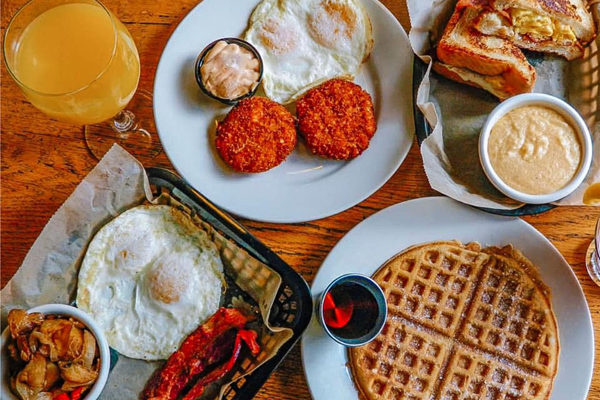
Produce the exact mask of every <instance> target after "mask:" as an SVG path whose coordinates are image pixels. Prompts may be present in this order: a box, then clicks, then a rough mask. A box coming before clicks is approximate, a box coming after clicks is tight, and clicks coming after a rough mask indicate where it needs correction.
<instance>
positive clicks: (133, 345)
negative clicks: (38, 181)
mask: <svg viewBox="0 0 600 400" xmlns="http://www.w3.org/2000/svg"><path fill="white" fill-rule="evenodd" d="M222 271H223V265H222V262H221V259H220V256H219V254H218V250H217V249H216V247H215V245H214V243H212V242H211V241H210V239H209V238H208V236H207V234H206V233H205V232H204V231H202V230H201V229H199V228H197V227H196V226H195V225H194V224H193V222H192V221H191V220H190V219H189V217H188V216H187V215H185V214H184V213H183V212H181V211H179V210H177V209H175V208H173V207H170V206H163V205H160V206H139V207H134V208H132V209H129V210H127V211H125V212H124V213H122V214H121V215H119V216H118V217H117V218H115V219H113V220H112V221H111V222H109V223H108V224H106V225H105V226H104V227H103V228H102V229H100V231H99V232H98V233H97V234H96V235H95V236H94V238H93V239H92V241H91V242H90V244H89V246H88V250H87V252H86V255H85V258H84V260H83V262H82V265H81V269H80V272H79V282H78V288H77V306H78V307H79V308H81V309H82V310H84V311H86V312H87V313H89V314H90V315H91V317H92V318H93V319H94V320H95V321H96V323H98V325H99V326H100V328H101V329H103V331H104V333H105V335H106V338H107V340H108V343H109V345H110V346H111V347H113V348H114V349H115V350H117V351H118V352H119V353H121V354H123V355H126V356H128V357H132V358H139V359H144V360H160V359H165V358H168V357H169V355H171V354H172V353H173V352H174V351H176V350H177V348H178V347H179V345H180V344H181V342H182V341H183V339H184V338H185V337H186V336H187V335H189V334H190V333H191V332H192V331H193V330H194V329H195V328H196V327H197V326H198V325H200V324H201V323H202V322H204V321H205V320H206V319H207V318H208V317H209V316H210V315H212V314H214V312H215V311H216V310H217V308H218V307H219V301H220V297H221V289H222Z"/></svg>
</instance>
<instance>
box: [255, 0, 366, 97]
mask: <svg viewBox="0 0 600 400" xmlns="http://www.w3.org/2000/svg"><path fill="white" fill-rule="evenodd" d="M245 40H247V41H249V42H250V43H252V44H253V45H254V46H255V47H256V48H257V50H258V51H259V53H260V54H261V57H262V59H263V63H264V75H263V81H262V82H263V88H264V90H265V94H266V95H267V97H269V98H270V99H271V100H273V101H276V102H278V103H282V104H287V103H290V102H292V101H295V100H296V99H298V98H299V97H300V96H301V95H302V94H303V93H304V92H306V91H307V90H309V89H310V88H312V87H315V86H317V85H319V84H320V83H322V82H324V81H326V80H329V79H332V78H335V77H346V78H352V77H354V76H355V75H356V73H357V72H358V70H359V68H360V65H361V64H362V62H363V61H364V60H366V59H367V58H368V56H369V54H370V52H371V49H372V47H373V39H372V31H371V22H370V20H369V16H368V14H367V13H366V11H365V10H364V8H363V7H362V5H361V4H360V0H262V1H261V2H260V3H259V4H258V5H257V6H256V8H255V9H254V11H253V12H252V15H251V17H250V21H249V25H248V29H247V30H246V33H245Z"/></svg>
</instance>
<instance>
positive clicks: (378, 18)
mask: <svg viewBox="0 0 600 400" xmlns="http://www.w3.org/2000/svg"><path fill="white" fill-rule="evenodd" d="M362 2H363V4H364V5H365V8H366V9H367V12H368V13H369V16H370V18H371V22H372V25H373V36H374V40H375V46H374V48H373V52H372V54H371V57H370V58H369V60H368V61H367V62H366V63H365V64H364V65H363V66H362V69H361V72H360V73H359V74H358V76H357V77H356V79H355V82H356V83H358V84H359V85H361V86H362V87H363V89H365V90H366V91H368V92H369V93H370V94H371V96H372V98H373V104H374V106H375V114H376V117H377V126H378V127H377V132H376V133H375V136H374V137H373V139H372V140H371V145H370V147H369V148H368V149H367V150H366V151H365V152H364V153H363V154H362V155H361V156H359V157H357V158H356V159H354V160H352V161H348V162H343V161H332V160H325V159H322V158H320V157H317V156H314V155H311V154H310V152H309V151H308V150H306V148H305V147H304V144H303V142H302V140H301V139H300V140H299V141H298V142H299V144H298V146H297V147H296V149H295V150H294V152H293V153H292V154H291V155H290V156H289V157H288V159H287V160H286V161H285V162H284V163H283V164H281V165H279V166H278V167H276V168H274V169H272V170H270V171H267V172H263V173H259V174H241V173H236V172H234V171H233V170H232V169H230V168H229V167H228V166H227V165H225V164H224V163H223V161H222V160H221V159H220V157H219V155H218V153H217V152H216V150H215V146H214V135H215V119H216V118H221V117H223V116H224V115H225V114H226V113H227V112H228V111H229V107H226V106H224V105H222V104H221V103H218V102H216V101H214V100H211V99H209V98H208V97H206V96H204V95H203V94H202V93H201V91H200V89H199V88H198V85H197V84H196V80H195V78H194V61H195V60H196V57H197V56H198V54H199V53H200V51H202V49H203V48H204V47H205V46H206V45H207V44H209V43H210V42H212V41H213V40H215V39H218V38H221V37H227V36H238V37H239V36H241V35H242V33H243V32H244V30H245V29H246V25H247V23H248V18H249V16H250V13H251V12H252V10H253V9H254V7H255V6H256V5H257V4H258V0H204V1H202V2H201V3H200V4H198V5H197V6H196V7H195V8H194V9H193V10H192V11H190V13H189V14H188V15H187V16H186V17H185V18H184V19H183V21H181V23H180V24H179V26H178V27H177V29H175V32H173V35H172V36H171V38H170V39H169V42H168V43H167V45H166V47H165V49H164V51H163V54H162V56H161V58H160V62H159V64H158V68H157V70H156V78H155V81H154V117H155V120H156V128H157V130H158V134H159V136H160V140H161V142H162V145H163V147H164V149H165V152H166V153H167V155H168V157H169V159H170V160H171V162H172V163H173V165H174V166H175V168H176V169H177V171H178V172H179V174H181V176H183V178H184V179H185V180H186V181H188V182H189V183H190V184H191V185H192V186H193V187H194V188H195V189H196V190H198V191H199V192H201V193H202V194H203V195H205V196H206V197H208V198H209V199H210V200H211V201H213V202H214V203H216V204H217V205H218V206H220V207H222V208H224V209H225V210H227V211H229V212H231V213H233V214H237V215H239V216H242V217H245V218H250V219H254V220H259V221H268V222H282V223H290V222H303V221H310V220H314V219H318V218H323V217H327V216H330V215H333V214H336V213H338V212H341V211H343V210H346V209H347V208H349V207H352V206H354V205H355V204H357V203H359V202H360V201H362V200H364V199H365V198H367V197H369V196H370V195H371V194H373V193H374V192H375V191H376V190H377V189H379V188H380V187H381V186H382V185H383V184H384V183H385V182H386V181H387V180H388V179H389V178H390V177H391V176H392V174H393V173H394V172H395V171H396V169H398V167H399V166H400V164H401V163H402V161H403V160H404V158H405V157H406V154H407V153H408V150H409V149H410V146H411V144H412V138H413V131H414V127H413V116H412V115H413V114H412V94H411V93H412V89H411V85H412V63H413V53H412V50H411V48H410V44H409V42H408V37H407V36H406V33H405V32H404V30H403V29H402V26H401V25H400V23H399V22H398V20H397V19H396V18H395V17H394V16H393V15H392V14H391V13H390V12H389V11H388V10H387V9H386V8H385V7H384V6H383V5H381V4H380V3H379V2H378V1H377V0H362Z"/></svg>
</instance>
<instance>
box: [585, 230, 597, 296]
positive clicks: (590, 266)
mask: <svg viewBox="0 0 600 400" xmlns="http://www.w3.org/2000/svg"><path fill="white" fill-rule="evenodd" d="M585 265H586V267H587V270H588V274H589V275H590V277H591V278H592V280H593V281H594V282H595V283H596V285H598V286H600V218H598V222H597V223H596V234H595V235H594V239H592V243H590V247H589V248H588V251H587V254H586V257H585Z"/></svg>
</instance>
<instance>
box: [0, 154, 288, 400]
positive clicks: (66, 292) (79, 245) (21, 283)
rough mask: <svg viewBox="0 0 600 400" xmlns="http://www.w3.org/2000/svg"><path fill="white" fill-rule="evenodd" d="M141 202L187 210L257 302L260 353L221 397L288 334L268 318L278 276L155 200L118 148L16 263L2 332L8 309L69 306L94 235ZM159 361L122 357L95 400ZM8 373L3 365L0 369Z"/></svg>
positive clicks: (123, 390) (243, 362)
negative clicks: (183, 213)
mask: <svg viewBox="0 0 600 400" xmlns="http://www.w3.org/2000/svg"><path fill="white" fill-rule="evenodd" d="M142 203H153V204H169V205H172V206H175V207H178V208H180V209H182V210H183V211H185V212H187V213H188V214H189V215H190V216H191V217H192V219H193V221H194V222H195V223H196V224H197V225H198V226H199V227H200V228H201V229H203V230H204V231H205V232H207V233H208V235H209V237H210V238H211V239H212V240H213V241H214V243H215V244H216V246H217V248H218V249H219V252H220V254H221V259H222V261H223V265H224V267H225V271H226V273H227V274H228V275H229V276H230V277H232V278H233V280H234V281H235V283H236V284H237V285H238V286H239V287H240V288H241V289H242V290H243V291H245V292H246V293H247V294H249V295H250V296H251V297H252V298H253V299H254V300H255V301H256V302H257V304H258V306H259V309H260V313H261V316H262V319H263V322H264V326H263V329H261V331H260V332H258V333H259V342H260V345H261V351H260V353H259V354H258V355H257V356H256V357H246V358H244V359H241V358H240V359H239V360H238V364H237V367H236V368H234V369H236V372H235V374H234V375H233V377H232V379H230V381H229V382H225V383H224V384H223V385H222V387H221V392H220V393H219V396H218V398H222V397H223V394H224V392H225V391H226V389H227V387H228V386H229V385H230V384H231V382H233V381H235V380H238V379H241V378H242V377H243V376H245V375H247V374H249V373H251V372H252V371H254V370H255V369H256V368H257V367H259V366H260V365H262V364H263V363H264V362H266V361H267V360H269V359H271V358H272V357H273V356H274V355H275V354H276V353H277V351H278V350H279V348H280V347H281V346H282V345H283V344H284V343H285V342H286V341H287V340H289V339H290V338H291V337H292V335H293V332H292V330H291V329H288V328H275V327H272V326H270V325H269V323H268V321H269V318H268V317H269V312H270V310H271V306H272V305H273V301H274V299H275V296H276V294H277V290H278V288H279V286H280V285H281V276H279V274H277V273H276V272H275V271H273V270H272V269H270V268H269V267H267V266H266V265H265V264H264V263H262V262H260V261H258V260H256V259H255V258H254V257H252V256H251V255H249V254H248V253H247V252H246V251H245V250H243V249H242V248H240V247H239V246H237V244H235V243H234V242H232V241H230V240H228V239H226V238H225V237H224V236H223V235H222V234H221V233H219V232H218V231H217V230H215V229H214V228H213V227H212V226H211V225H210V224H208V223H207V222H205V221H204V220H202V218H200V216H199V215H197V214H196V213H195V212H194V211H193V210H191V209H190V208H189V207H187V206H185V205H183V204H182V203H180V202H178V201H177V200H176V199H174V198H172V197H171V196H169V195H168V194H164V193H163V194H161V195H160V196H159V197H157V198H156V199H154V198H153V197H152V192H151V190H150V186H149V183H148V177H147V176H146V172H145V170H144V168H143V167H142V165H141V164H140V163H139V162H138V161H137V160H136V159H135V158H133V157H132V156H131V155H130V154H129V153H127V152H126V151H125V150H123V149H122V148H121V147H119V146H118V145H114V146H113V147H112V148H111V150H110V151H109V152H108V153H107V154H106V155H105V156H104V157H103V158H102V160H101V161H100V162H99V163H98V165H96V167H94V169H93V170H92V171H91V172H90V173H89V174H88V175H87V176H86V177H85V179H84V180H83V181H82V182H81V183H80V184H79V185H78V186H77V188H76V189H75V191H74V192H73V193H72V194H71V196H69V198H68V199H67V200H66V201H65V202H64V203H63V205H62V206H61V207H60V208H59V209H58V211H57V212H56V213H55V214H54V216H52V218H51V219H50V221H48V223H47V224H46V226H45V227H44V229H43V230H42V232H41V233H40V235H39V236H38V238H37V240H36V241H35V243H34V244H33V246H32V247H31V249H30V250H29V252H28V253H27V256H26V257H25V260H24V261H23V264H22V265H21V267H20V268H19V270H18V271H17V273H16V274H15V275H14V276H13V278H12V279H11V280H10V281H9V282H8V284H7V285H6V287H5V288H4V289H3V290H2V292H1V293H0V298H1V301H2V329H4V327H5V326H6V316H7V314H8V311H10V310H11V309H13V308H17V307H20V308H26V309H27V308H31V307H34V306H36V305H40V304H46V303H64V304H69V303H71V302H72V301H73V300H74V299H75V294H76V288H77V275H78V270H79V266H80V263H81V260H82V259H83V256H84V255H85V250H86V249H87V245H88V243H89V241H90V240H91V238H92V237H93V236H94V234H95V233H96V232H97V231H98V229H100V228H101V227H102V226H103V225H104V224H106V223H107V222H108V221H110V220H111V219H113V218H114V217H116V216H117V215H118V214H120V213H121V212H123V211H125V210H127V209H129V208H131V207H134V206H136V205H139V204H142ZM161 364H162V363H161V362H147V361H142V360H134V359H130V358H128V357H125V356H123V355H119V359H118V361H117V363H116V365H115V366H114V368H113V370H112V371H111V373H110V375H109V378H108V382H107V384H106V386H105V388H104V391H103V392H102V395H101V397H100V398H101V399H109V400H112V399H115V400H116V399H119V400H122V399H134V398H138V397H139V393H140V392H141V391H142V389H143V388H144V386H145V384H146V382H147V380H148V378H149V377H150V376H151V374H152V373H153V372H154V370H155V369H156V368H158V367H159V366H160V365H161ZM7 370H8V368H5V369H4V372H3V374H6V373H7Z"/></svg>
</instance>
